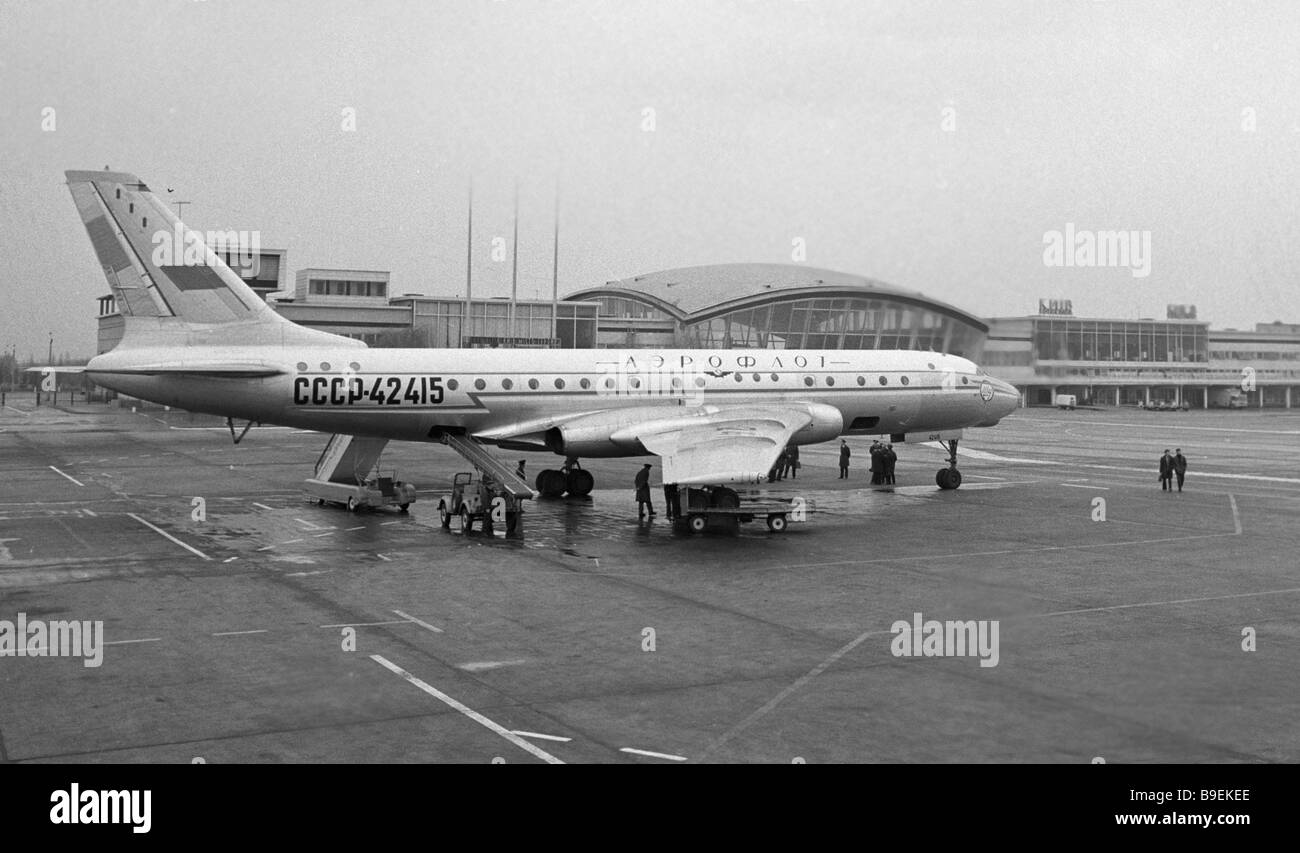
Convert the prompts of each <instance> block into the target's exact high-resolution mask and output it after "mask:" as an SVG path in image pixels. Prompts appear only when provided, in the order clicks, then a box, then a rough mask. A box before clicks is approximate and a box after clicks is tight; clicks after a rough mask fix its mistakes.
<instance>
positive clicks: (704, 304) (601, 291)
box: [565, 264, 988, 332]
mask: <svg viewBox="0 0 1300 853" xmlns="http://www.w3.org/2000/svg"><path fill="white" fill-rule="evenodd" d="M600 296H625V297H628V298H631V299H637V300H639V301H642V302H647V303H649V304H651V305H655V306H656V307H658V308H661V309H663V310H664V311H666V312H668V313H669V314H671V315H673V316H674V317H676V318H677V319H678V320H683V321H686V320H690V321H694V320H703V319H707V318H709V317H712V316H715V315H717V314H724V313H727V312H729V311H735V310H737V309H740V308H744V307H747V306H750V305H760V304H764V303H766V302H769V301H771V300H772V298H773V297H774V296H779V297H780V298H781V299H796V298H813V297H823V298H825V297H834V296H850V297H858V298H868V299H872V298H875V299H889V300H891V301H895V302H904V303H911V304H914V305H917V306H920V307H923V308H929V309H931V310H934V311H937V312H939V313H941V314H946V315H948V316H949V317H952V318H954V319H957V320H960V321H961V322H963V323H966V324H968V325H970V326H974V327H975V328H977V329H980V330H981V331H983V332H987V331H988V324H986V323H984V322H983V321H982V320H980V319H979V318H978V317H976V316H974V315H973V314H969V313H967V312H965V311H962V310H961V309H960V308H956V307H954V306H952V305H949V304H947V303H945V302H939V301H937V300H934V299H931V298H929V297H928V296H925V295H924V294H922V293H919V292H917V291H914V290H905V289H903V288H900V287H895V286H893V285H891V284H885V283H884V282H881V281H876V280H875V279H870V278H865V277H863V276H860V275H850V274H848V273H842V272H835V271H834V270H825V269H818V268H817V267H809V266H803V265H801V264H710V265H707V266H699V267H683V268H681V269H675V270H664V271H662V272H655V273H647V274H646V275H638V276H634V277H632V278H625V279H620V280H618V281H611V282H608V283H606V284H605V285H603V286H601V287H590V288H586V289H584V290H579V291H575V292H573V293H570V294H569V295H568V296H566V297H565V299H568V300H576V299H594V298H597V297H600Z"/></svg>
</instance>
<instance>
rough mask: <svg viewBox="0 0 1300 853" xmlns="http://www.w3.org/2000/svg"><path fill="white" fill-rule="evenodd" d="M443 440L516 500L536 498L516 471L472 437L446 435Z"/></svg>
mask: <svg viewBox="0 0 1300 853" xmlns="http://www.w3.org/2000/svg"><path fill="white" fill-rule="evenodd" d="M442 440H443V441H444V442H445V443H446V444H447V445H448V446H449V447H451V449H452V450H454V451H456V452H457V453H459V454H460V455H461V456H463V457H465V460H466V461H467V462H469V464H471V465H473V466H474V467H475V468H477V469H478V471H479V473H480V474H482V475H487V476H489V477H491V478H492V479H493V480H495V481H496V482H497V483H499V484H500V486H501V488H502V490H503V491H505V492H506V493H507V494H509V495H510V497H512V498H514V499H515V500H529V499H531V498H532V497H534V496H535V494H536V493H535V492H534V491H533V490H532V488H531V487H530V486H529V485H528V483H527V482H525V481H524V480H523V479H521V478H520V477H519V476H518V475H517V474H515V469H514V468H512V467H510V465H509V464H507V463H505V462H502V461H501V460H500V459H498V458H497V457H496V456H495V455H493V454H492V452H491V451H490V450H488V449H487V448H486V447H484V446H483V445H482V444H480V443H479V442H478V439H476V438H474V437H473V436H470V435H444V436H443V437H442Z"/></svg>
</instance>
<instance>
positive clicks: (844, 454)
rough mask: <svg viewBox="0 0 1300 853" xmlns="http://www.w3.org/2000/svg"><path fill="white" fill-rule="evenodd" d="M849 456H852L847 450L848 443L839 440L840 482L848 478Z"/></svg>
mask: <svg viewBox="0 0 1300 853" xmlns="http://www.w3.org/2000/svg"><path fill="white" fill-rule="evenodd" d="M851 455H853V454H852V452H851V451H850V450H849V443H848V442H847V441H845V440H844V439H842V438H841V439H840V479H841V480H847V479H848V478H849V457H850V456H851Z"/></svg>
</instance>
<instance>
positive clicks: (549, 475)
mask: <svg viewBox="0 0 1300 853" xmlns="http://www.w3.org/2000/svg"><path fill="white" fill-rule="evenodd" d="M536 485H537V491H539V492H541V493H542V497H544V498H558V497H559V496H560V495H563V494H565V493H566V492H567V493H568V495H569V497H574V498H585V497H586V496H587V495H589V494H591V490H592V489H594V488H595V487H596V478H595V477H593V476H591V472H590V471H585V470H583V468H582V466H581V465H580V464H578V460H577V459H568V460H566V461H565V463H564V467H563V468H561V469H560V470H558V471H556V470H555V469H553V468H548V469H547V470H545V471H542V472H541V473H539V474H538V475H537V480H536Z"/></svg>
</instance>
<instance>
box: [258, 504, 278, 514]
mask: <svg viewBox="0 0 1300 853" xmlns="http://www.w3.org/2000/svg"><path fill="white" fill-rule="evenodd" d="M253 506H256V507H261V508H262V509H264V510H266V511H267V512H275V510H274V509H272V508H271V507H269V506H267V505H266V504H259V503H254V504H253Z"/></svg>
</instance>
